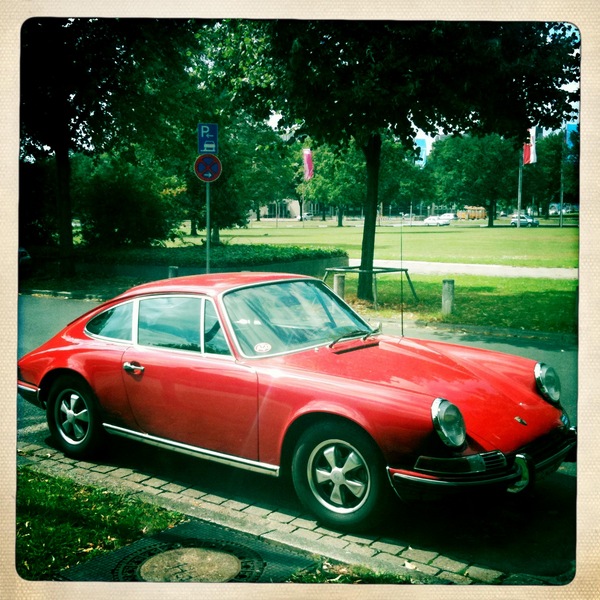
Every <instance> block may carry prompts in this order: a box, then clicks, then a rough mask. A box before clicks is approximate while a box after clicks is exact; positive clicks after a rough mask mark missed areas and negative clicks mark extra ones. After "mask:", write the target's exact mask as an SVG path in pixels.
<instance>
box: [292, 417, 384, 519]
mask: <svg viewBox="0 0 600 600" xmlns="http://www.w3.org/2000/svg"><path fill="white" fill-rule="evenodd" d="M292 479H293V482H294V488H295V490H296V493H297V494H298V497H299V498H300V501H301V502H302V503H303V504H304V506H305V507H306V508H307V509H308V510H310V511H311V512H312V513H314V514H315V515H316V516H317V518H318V519H319V521H321V522H322V523H323V524H325V525H328V526H330V527H333V528H341V529H345V530H359V529H364V528H365V527H367V526H369V525H373V524H374V523H375V522H376V521H377V520H378V519H379V518H380V517H382V516H383V513H384V512H385V508H386V507H387V504H388V500H389V497H390V487H389V485H388V483H387V480H386V475H385V467H384V464H383V461H382V458H381V454H380V452H379V449H378V448H377V446H376V445H375V444H374V442H373V441H372V439H371V438H370V437H369V436H368V435H367V434H366V433H365V432H364V431H363V430H362V429H360V428H359V427H357V426H354V425H352V424H350V423H337V422H326V423H323V424H320V425H317V426H314V427H312V428H311V429H309V430H308V431H306V432H305V433H304V434H303V435H302V436H301V438H300V440H299V442H298V445H297V447H296V451H295V453H294V458H293V461H292Z"/></svg>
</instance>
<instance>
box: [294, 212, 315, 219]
mask: <svg viewBox="0 0 600 600" xmlns="http://www.w3.org/2000/svg"><path fill="white" fill-rule="evenodd" d="M312 219H313V214H312V213H303V214H302V215H298V216H297V217H296V221H312Z"/></svg>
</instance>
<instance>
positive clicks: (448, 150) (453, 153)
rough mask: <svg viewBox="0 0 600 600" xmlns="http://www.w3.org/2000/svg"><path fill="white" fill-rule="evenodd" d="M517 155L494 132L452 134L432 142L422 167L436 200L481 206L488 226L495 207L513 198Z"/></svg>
mask: <svg viewBox="0 0 600 600" xmlns="http://www.w3.org/2000/svg"><path fill="white" fill-rule="evenodd" d="M518 157H519V150H517V149H515V145H514V143H513V142H512V141H509V140H505V139H503V138H502V137H500V136H499V135H497V134H492V135H487V136H484V137H474V136H464V137H463V136H452V137H447V138H445V139H442V140H439V141H437V142H435V143H434V144H433V148H432V151H431V154H430V155H429V158H428V160H427V166H426V167H425V168H426V169H427V170H428V171H429V172H430V173H431V175H432V177H433V180H434V182H435V189H436V197H437V200H438V202H439V203H444V204H445V203H449V204H455V205H457V206H461V207H462V206H465V205H467V206H483V207H485V208H486V209H487V212H488V221H489V224H490V226H491V225H493V221H494V218H495V214H496V209H497V207H499V206H501V207H506V206H508V205H510V204H511V203H514V202H511V201H512V200H514V199H516V196H517V182H518V180H517V175H518V167H519V162H518Z"/></svg>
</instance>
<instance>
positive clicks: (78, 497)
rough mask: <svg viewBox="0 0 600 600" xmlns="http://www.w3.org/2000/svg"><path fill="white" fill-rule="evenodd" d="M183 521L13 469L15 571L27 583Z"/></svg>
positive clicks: (138, 504)
mask: <svg viewBox="0 0 600 600" xmlns="http://www.w3.org/2000/svg"><path fill="white" fill-rule="evenodd" d="M183 519H184V516H183V515H181V514H177V513H174V512H170V511H167V510H164V509H162V508H160V507H158V506H154V505H152V504H148V503H145V502H141V501H140V500H137V499H135V498H133V497H131V496H126V495H119V494H113V493H111V492H108V491H106V490H103V489H101V488H96V487H92V486H82V485H79V484H77V483H75V482H74V481H72V480H71V479H67V478H59V477H49V476H46V475H43V474H42V473H38V472H36V471H34V470H32V469H30V468H28V467H23V468H21V469H19V470H18V472H17V546H16V569H17V573H18V574H19V575H20V576H21V577H23V578H24V579H28V580H32V581H39V580H48V579H52V578H53V577H54V576H56V575H57V574H58V573H59V572H60V571H62V570H63V569H66V568H68V567H72V566H74V565H77V564H79V563H81V562H84V561H87V560H90V559H91V558H94V557H97V556H100V555H102V554H106V553H107V552H111V551H113V550H116V549H118V548H121V547H123V546H126V545H128V544H131V543H133V542H134V541H135V540H138V539H140V538H142V537H143V536H145V535H151V534H153V533H156V532H159V531H162V530H164V529H167V528H168V527H172V526H174V525H175V524H177V523H178V522H180V521H182V520H183Z"/></svg>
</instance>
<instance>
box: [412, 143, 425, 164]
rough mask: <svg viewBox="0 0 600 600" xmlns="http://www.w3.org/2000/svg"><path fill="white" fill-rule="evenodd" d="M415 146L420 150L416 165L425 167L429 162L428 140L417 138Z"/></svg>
mask: <svg viewBox="0 0 600 600" xmlns="http://www.w3.org/2000/svg"><path fill="white" fill-rule="evenodd" d="M415 146H417V148H418V149H419V156H418V158H417V159H416V160H415V164H417V165H419V166H420V167H424V166H425V163H426V162H427V140H426V139H424V138H417V139H416V140H415Z"/></svg>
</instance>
